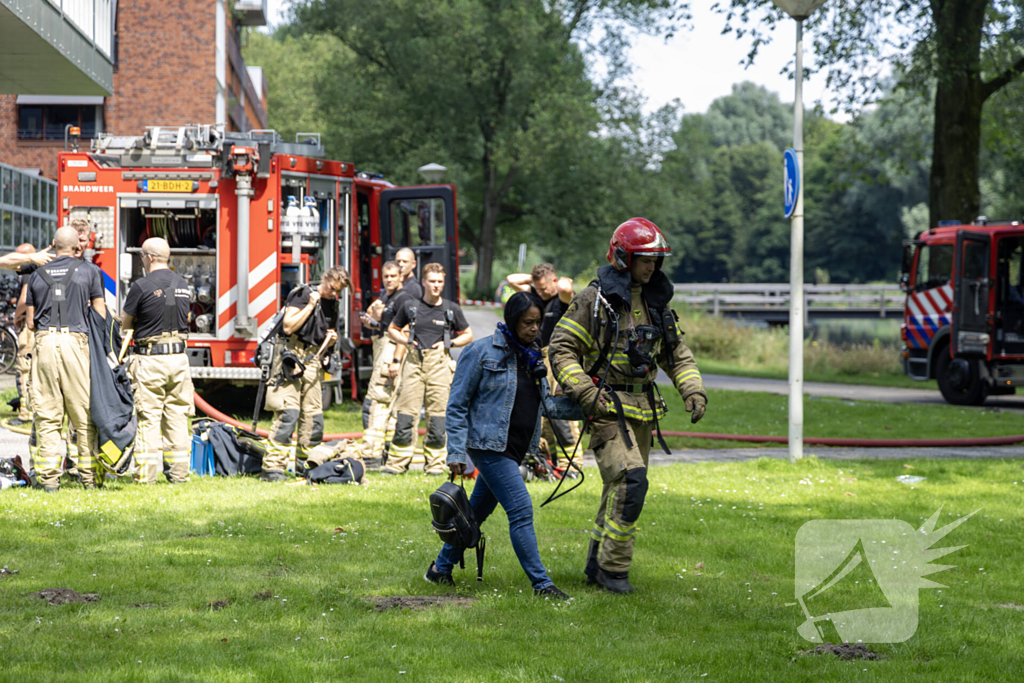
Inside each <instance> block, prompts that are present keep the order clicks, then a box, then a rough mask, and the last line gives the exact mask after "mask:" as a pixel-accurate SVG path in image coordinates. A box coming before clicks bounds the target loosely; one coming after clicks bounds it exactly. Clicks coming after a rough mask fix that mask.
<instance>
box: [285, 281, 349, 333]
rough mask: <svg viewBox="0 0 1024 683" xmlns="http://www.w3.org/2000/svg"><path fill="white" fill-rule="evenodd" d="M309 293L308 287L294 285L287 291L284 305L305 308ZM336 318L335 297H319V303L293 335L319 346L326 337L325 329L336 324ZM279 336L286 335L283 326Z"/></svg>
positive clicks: (336, 304)
mask: <svg viewBox="0 0 1024 683" xmlns="http://www.w3.org/2000/svg"><path fill="white" fill-rule="evenodd" d="M309 293H310V288H309V287H296V288H295V289H293V290H292V291H291V292H289V293H288V298H287V299H285V302H284V305H285V307H291V308H299V309H301V308H305V307H306V306H307V305H309ZM337 318H338V302H337V301H336V300H335V299H325V298H323V297H321V298H320V305H319V306H317V307H316V309H315V310H314V311H313V312H312V313H310V315H309V317H308V318H306V322H304V323H302V327H300V328H299V329H298V331H297V332H296V333H295V335H296V336H297V337H298V339H299V341H301V342H302V343H303V344H305V345H307V346H317V347H319V346H320V345H321V344H323V343H324V340H325V339H327V331H328V330H330V329H331V328H333V327H334V326H335V325H336V324H337ZM281 336H282V337H286V336H288V335H286V334H285V333H284V328H282V329H281Z"/></svg>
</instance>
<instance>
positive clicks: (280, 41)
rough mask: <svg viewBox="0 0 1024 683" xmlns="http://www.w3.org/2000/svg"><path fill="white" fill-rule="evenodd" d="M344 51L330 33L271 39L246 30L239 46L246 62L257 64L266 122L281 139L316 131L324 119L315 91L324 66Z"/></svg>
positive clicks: (292, 138)
mask: <svg viewBox="0 0 1024 683" xmlns="http://www.w3.org/2000/svg"><path fill="white" fill-rule="evenodd" d="M344 51H345V48H344V47H343V46H342V45H341V43H340V42H338V40H337V39H336V38H334V37H333V36H330V35H305V36H292V35H288V34H287V33H283V34H282V35H280V36H276V37H274V38H272V37H270V36H268V35H265V34H263V33H260V32H258V31H250V32H249V33H248V35H247V41H246V45H245V47H244V48H243V49H242V53H243V56H244V57H245V61H246V63H248V64H260V65H262V68H263V77H264V78H265V79H266V81H267V84H268V88H267V102H266V103H265V104H266V108H267V124H268V125H269V126H270V127H271V128H273V129H274V130H276V131H277V132H278V133H280V134H281V136H282V138H283V139H285V140H294V139H295V137H294V136H295V134H296V133H308V132H310V131H314V132H320V131H323V130H324V129H325V128H326V120H325V116H324V114H323V112H322V111H321V109H320V103H319V101H318V96H317V92H318V90H319V88H320V87H321V85H322V83H321V80H322V78H323V75H324V73H325V72H326V67H327V65H328V64H330V63H332V62H333V61H334V60H336V59H338V58H339V56H340V55H341V54H342V53H343V52H344Z"/></svg>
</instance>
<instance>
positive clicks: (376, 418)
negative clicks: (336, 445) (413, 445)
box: [361, 337, 398, 459]
mask: <svg viewBox="0 0 1024 683" xmlns="http://www.w3.org/2000/svg"><path fill="white" fill-rule="evenodd" d="M373 346H374V350H373V358H374V361H373V374H372V375H370V384H369V387H368V389H367V392H366V396H367V398H369V399H370V420H369V422H368V424H367V426H366V433H365V434H363V442H362V451H361V452H362V457H363V458H364V459H371V458H379V457H381V453H382V452H383V450H384V437H385V434H386V433H388V426H389V425H388V423H389V422H391V423H392V424H391V433H393V432H394V418H393V417H392V415H391V403H392V402H393V401H394V398H395V387H396V386H397V385H398V378H397V377H396V378H395V379H391V378H390V377H388V372H387V371H388V367H389V366H390V365H391V360H392V359H393V358H394V357H395V343H394V342H393V341H391V340H390V339H385V338H383V337H378V338H377V339H375V340H374V342H373Z"/></svg>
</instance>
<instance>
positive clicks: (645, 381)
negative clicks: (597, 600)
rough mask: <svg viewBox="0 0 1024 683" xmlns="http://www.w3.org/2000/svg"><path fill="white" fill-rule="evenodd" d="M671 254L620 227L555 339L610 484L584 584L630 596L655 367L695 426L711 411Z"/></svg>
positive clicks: (655, 414) (631, 228) (633, 229)
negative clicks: (677, 306) (666, 265)
mask: <svg viewBox="0 0 1024 683" xmlns="http://www.w3.org/2000/svg"><path fill="white" fill-rule="evenodd" d="M671 253H672V251H671V249H670V248H669V245H668V242H667V241H666V240H665V237H664V235H662V233H661V230H659V229H658V227H657V226H656V225H654V223H652V222H650V221H649V220H647V219H645V218H633V219H630V220H628V221H626V222H625V223H623V224H622V225H620V226H619V227H618V228H616V229H615V232H614V234H613V235H612V238H611V240H610V243H609V249H608V260H609V261H610V262H611V265H608V266H602V267H601V268H599V269H598V271H597V279H596V280H595V281H594V282H592V283H590V285H589V286H587V287H586V288H585V289H583V290H582V291H581V292H580V293H579V294H577V295H576V296H575V297H574V298H573V300H572V303H571V304H569V308H568V310H567V311H566V312H565V314H564V315H563V316H562V319H561V320H559V321H558V325H557V326H556V328H555V332H554V334H553V335H552V337H551V348H550V349H549V356H550V358H551V366H552V369H553V370H554V372H555V375H556V377H557V379H558V382H559V384H560V385H561V386H562V390H563V391H564V392H565V393H566V394H567V395H568V396H570V397H572V398H573V399H575V400H576V401H577V402H578V403H579V404H580V406H581V407H582V408H583V412H584V414H585V415H589V416H591V418H592V419H591V421H590V423H589V424H588V427H587V428H588V429H589V431H590V434H591V437H590V447H591V448H592V449H593V451H594V457H595V458H596V459H597V464H598V467H599V468H600V471H601V479H602V481H603V483H604V487H603V490H602V492H601V505H600V507H599V508H598V511H597V516H596V518H595V520H594V528H593V530H592V531H591V541H590V547H589V550H588V553H587V564H586V568H585V570H584V573H585V574H586V576H587V583H596V584H599V585H601V586H603V587H604V588H605V589H606V590H608V591H610V592H612V593H630V592H632V591H633V586H631V585H630V583H629V578H628V574H629V569H630V566H631V564H632V559H633V542H634V538H635V535H636V532H637V528H638V527H637V519H638V518H639V517H640V512H641V510H642V509H643V505H644V498H645V497H646V495H647V487H648V480H647V467H648V455H649V454H650V450H651V442H652V440H653V436H654V434H655V433H657V436H658V438H659V440H660V439H661V432H660V430H658V420H659V419H660V418H661V417H663V416H664V414H665V402H664V401H663V400H662V398H661V395H660V393H659V392H658V389H657V386H656V385H655V383H654V382H655V379H656V378H657V376H658V367H659V366H660V367H661V368H663V369H664V370H665V372H667V373H668V375H669V377H671V378H672V381H673V383H674V384H675V387H676V390H677V391H679V394H680V395H681V396H682V398H683V401H684V402H685V404H686V410H687V412H689V413H691V418H690V419H691V422H697V421H698V420H700V419H701V417H703V416H704V410H705V407H706V406H707V398H708V397H707V393H706V392H705V391H704V385H703V382H702V380H701V376H700V371H699V370H698V369H697V363H696V362H695V361H694V359H693V354H692V353H691V352H690V349H689V348H687V347H686V345H685V344H684V343H683V341H682V333H681V332H680V331H679V329H678V326H677V324H676V316H675V313H674V312H673V311H672V309H671V308H670V307H669V304H670V303H671V301H672V295H673V288H672V283H671V282H670V281H669V279H668V278H667V277H666V276H665V274H664V273H663V272H662V271H661V264H662V260H663V259H664V258H665V257H666V256H668V255H669V254H671ZM661 443H662V447H663V448H665V447H666V446H665V445H664V440H661Z"/></svg>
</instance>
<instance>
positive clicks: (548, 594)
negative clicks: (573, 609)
mask: <svg viewBox="0 0 1024 683" xmlns="http://www.w3.org/2000/svg"><path fill="white" fill-rule="evenodd" d="M533 594H534V595H536V596H537V597H539V598H544V599H545V600H572V598H571V597H569V596H568V595H566V594H565V593H563V592H562V591H560V590H559V589H558V586H556V585H555V584H551V585H550V586H548V587H547V588H538V589H537V590H535V591H533Z"/></svg>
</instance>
